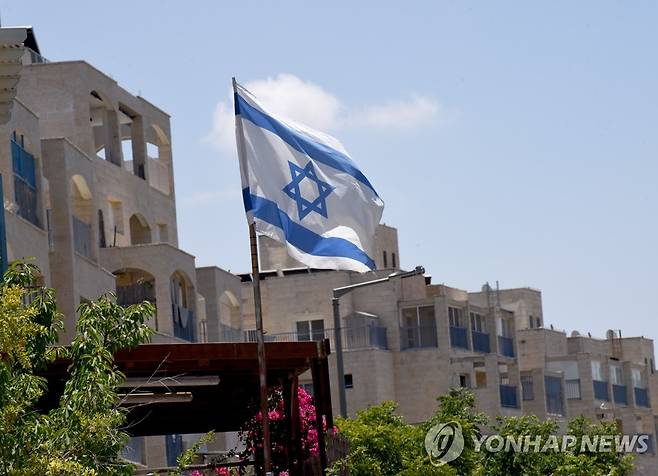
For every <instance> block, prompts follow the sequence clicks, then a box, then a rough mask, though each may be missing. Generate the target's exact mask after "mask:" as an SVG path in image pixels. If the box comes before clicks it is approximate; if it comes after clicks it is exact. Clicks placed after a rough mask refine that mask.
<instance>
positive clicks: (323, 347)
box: [43, 340, 333, 475]
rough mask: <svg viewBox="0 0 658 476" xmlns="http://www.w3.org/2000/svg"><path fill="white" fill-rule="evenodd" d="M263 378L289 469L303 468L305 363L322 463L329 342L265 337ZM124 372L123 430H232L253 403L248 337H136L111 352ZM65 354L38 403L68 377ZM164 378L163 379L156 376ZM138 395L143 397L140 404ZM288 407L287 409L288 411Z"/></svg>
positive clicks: (255, 390) (49, 402)
mask: <svg viewBox="0 0 658 476" xmlns="http://www.w3.org/2000/svg"><path fill="white" fill-rule="evenodd" d="M265 352H266V356H267V380H268V386H269V387H270V388H273V387H275V386H279V385H280V386H282V388H283V393H284V402H285V406H286V424H287V427H288V433H289V435H291V438H289V439H288V441H287V442H286V444H287V446H288V454H289V455H291V456H290V457H289V466H290V474H291V475H300V474H308V473H307V472H305V473H303V464H304V461H301V458H300V457H299V455H300V453H301V435H300V421H299V411H298V408H299V402H298V398H297V391H294V390H296V388H297V384H298V376H299V375H300V374H302V373H303V372H306V371H307V370H310V371H311V374H312V378H313V385H314V404H315V408H316V426H317V428H318V429H319V431H320V438H319V450H320V451H319V460H320V466H321V468H322V473H320V474H324V470H325V469H326V468H327V451H326V448H325V438H324V437H325V434H324V432H323V425H322V420H323V418H325V419H326V423H327V428H332V427H333V415H332V411H331V396H330V390H329V372H328V364H327V355H328V354H329V352H330V349H329V342H328V341H327V340H325V341H321V342H268V343H266V347H265ZM115 362H116V364H117V366H118V367H119V369H120V370H121V371H122V372H123V373H124V374H125V375H126V382H125V384H124V385H123V386H122V388H121V390H120V393H122V394H124V393H125V394H127V395H128V396H127V397H126V398H125V399H124V400H125V405H126V406H129V407H131V410H130V412H129V413H128V422H127V427H128V430H127V431H128V433H130V434H131V436H150V435H163V434H174V433H179V434H185V433H206V432H208V431H211V430H214V431H216V432H229V431H238V430H239V429H240V427H241V426H242V424H243V423H244V422H246V421H247V420H248V419H249V418H251V417H252V416H253V415H254V411H255V410H254V409H256V408H258V398H259V385H258V359H257V352H256V344H255V343H204V344H144V345H140V346H138V347H137V348H135V349H132V350H125V351H120V352H118V353H117V354H115ZM68 365H69V362H67V361H64V360H58V361H56V362H54V363H53V364H51V365H50V366H49V367H48V369H47V371H46V372H45V374H44V376H45V377H46V378H47V379H48V393H47V396H46V399H45V400H44V402H43V405H44V407H45V408H44V409H47V408H52V407H54V406H55V405H56V404H57V401H58V399H59V397H60V395H61V394H62V391H63V388H64V384H65V382H66V380H67V378H68V372H67V370H66V369H67V366H68ZM163 379H164V381H163ZM144 403H146V404H145V405H144ZM290 410H291V411H290Z"/></svg>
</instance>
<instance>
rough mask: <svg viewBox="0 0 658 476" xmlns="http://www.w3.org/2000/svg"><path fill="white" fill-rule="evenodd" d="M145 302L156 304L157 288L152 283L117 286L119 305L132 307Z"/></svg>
mask: <svg viewBox="0 0 658 476" xmlns="http://www.w3.org/2000/svg"><path fill="white" fill-rule="evenodd" d="M144 301H148V302H150V303H153V304H155V288H154V287H153V285H152V284H150V283H143V284H129V285H127V286H117V304H119V305H120V306H130V305H132V304H140V303H142V302H144Z"/></svg>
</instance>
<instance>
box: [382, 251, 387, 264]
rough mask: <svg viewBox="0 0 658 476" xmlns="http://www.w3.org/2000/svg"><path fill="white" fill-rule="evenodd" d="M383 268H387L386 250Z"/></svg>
mask: <svg viewBox="0 0 658 476" xmlns="http://www.w3.org/2000/svg"><path fill="white" fill-rule="evenodd" d="M383 254H384V268H388V259H387V257H386V251H384V253H383Z"/></svg>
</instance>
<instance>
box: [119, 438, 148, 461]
mask: <svg viewBox="0 0 658 476" xmlns="http://www.w3.org/2000/svg"><path fill="white" fill-rule="evenodd" d="M121 456H122V457H123V458H125V459H127V460H128V461H132V462H133V463H139V464H145V463H146V458H145V456H146V455H145V454H144V438H142V437H140V436H137V437H132V438H130V439H129V440H128V444H127V445H126V447H125V448H124V449H123V451H122V452H121Z"/></svg>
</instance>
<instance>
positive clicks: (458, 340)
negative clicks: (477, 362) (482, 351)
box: [450, 326, 468, 349]
mask: <svg viewBox="0 0 658 476" xmlns="http://www.w3.org/2000/svg"><path fill="white" fill-rule="evenodd" d="M450 345H451V346H452V347H457V348H460V349H468V336H467V335H466V328H465V327H455V326H450Z"/></svg>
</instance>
